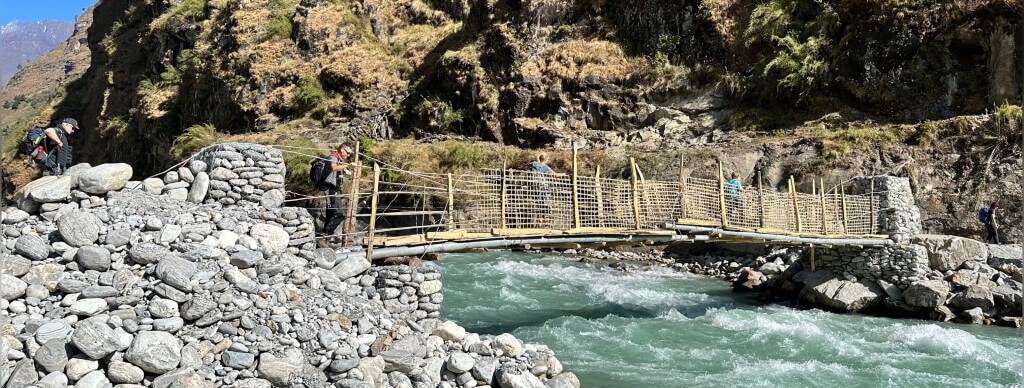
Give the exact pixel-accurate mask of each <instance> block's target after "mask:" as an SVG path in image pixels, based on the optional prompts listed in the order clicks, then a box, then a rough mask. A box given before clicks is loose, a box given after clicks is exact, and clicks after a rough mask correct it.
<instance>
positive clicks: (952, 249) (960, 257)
mask: <svg viewBox="0 0 1024 388" xmlns="http://www.w3.org/2000/svg"><path fill="white" fill-rule="evenodd" d="M913 243H914V244H917V245H922V246H924V247H925V250H926V251H927V252H928V264H929V266H930V267H931V268H932V269H934V270H938V271H942V272H945V271H953V270H956V269H957V268H960V266H961V265H963V263H964V262H966V261H981V262H986V261H988V247H986V246H985V244H983V243H982V242H980V241H977V240H972V239H968V238H963V237H956V236H946V235H934V234H919V235H917V236H915V237H914V239H913Z"/></svg>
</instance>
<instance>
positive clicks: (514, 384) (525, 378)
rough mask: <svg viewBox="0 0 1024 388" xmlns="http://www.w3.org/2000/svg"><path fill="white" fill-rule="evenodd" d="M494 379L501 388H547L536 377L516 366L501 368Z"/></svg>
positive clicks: (510, 365)
mask: <svg viewBox="0 0 1024 388" xmlns="http://www.w3.org/2000/svg"><path fill="white" fill-rule="evenodd" d="M494 377H495V379H496V380H497V381H498V386H499V387H501V388H547V387H545V386H544V383H543V382H541V381H540V379H539V378H537V376H534V375H533V374H532V373H530V372H529V371H527V370H524V369H522V368H521V367H520V366H519V365H516V364H509V365H506V366H503V367H502V368H501V369H499V370H498V371H497V372H496V373H495V376H494Z"/></svg>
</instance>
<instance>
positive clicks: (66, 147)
mask: <svg viewBox="0 0 1024 388" xmlns="http://www.w3.org/2000/svg"><path fill="white" fill-rule="evenodd" d="M77 130H78V120H75V119H73V118H70V117H69V118H66V119H64V120H63V121H61V123H60V124H58V125H57V126H56V127H52V128H47V129H46V130H44V131H43V133H45V134H46V137H47V138H49V144H50V147H49V148H50V150H51V151H50V153H49V154H48V155H47V156H46V160H45V161H44V162H43V166H44V169H43V175H62V174H64V172H65V171H67V169H68V166H70V165H71V152H72V147H71V143H70V142H69V141H68V136H70V135H71V134H73V133H75V131H77Z"/></svg>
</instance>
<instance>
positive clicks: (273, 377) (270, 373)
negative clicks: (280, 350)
mask: <svg viewBox="0 0 1024 388" xmlns="http://www.w3.org/2000/svg"><path fill="white" fill-rule="evenodd" d="M303 359H304V357H303V355H302V351H301V350H298V349H295V348H289V349H285V351H284V356H283V357H277V356H274V355H273V354H271V353H263V354H260V362H259V365H258V366H257V367H256V371H258V372H259V374H260V377H262V378H264V379H266V380H267V381H270V383H271V384H274V386H278V387H286V386H289V385H290V384H291V381H292V378H294V377H297V376H299V374H300V373H302V365H303V362H302V360H303Z"/></svg>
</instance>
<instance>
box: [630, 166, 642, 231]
mask: <svg viewBox="0 0 1024 388" xmlns="http://www.w3.org/2000/svg"><path fill="white" fill-rule="evenodd" d="M629 171H630V177H631V178H632V179H630V183H631V184H632V186H633V228H634V229H636V230H640V192H639V189H638V188H637V180H638V177H637V174H636V159H634V158H632V157H630V158H629Z"/></svg>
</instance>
